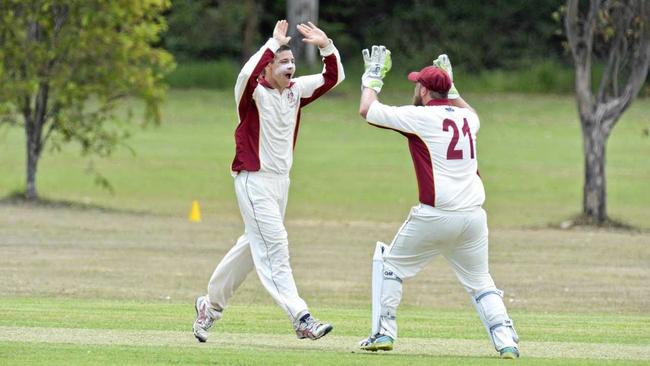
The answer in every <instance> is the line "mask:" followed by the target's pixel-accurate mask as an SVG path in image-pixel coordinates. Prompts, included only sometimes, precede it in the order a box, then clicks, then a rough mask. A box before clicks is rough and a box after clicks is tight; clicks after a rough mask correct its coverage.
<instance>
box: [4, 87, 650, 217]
mask: <svg viewBox="0 0 650 366" xmlns="http://www.w3.org/2000/svg"><path fill="white" fill-rule="evenodd" d="M346 83H347V84H348V86H349V85H351V84H355V83H356V81H355V80H351V81H346ZM355 89H356V87H355ZM342 90H345V88H342ZM357 98H358V96H357V94H356V93H354V94H347V93H344V92H343V91H336V90H335V91H334V92H333V93H332V94H331V95H330V96H329V97H326V98H323V99H322V100H321V101H319V103H314V104H312V105H311V106H309V107H307V108H306V109H305V110H304V112H303V118H302V123H301V129H300V136H299V139H298V144H297V147H296V150H295V159H294V168H293V170H292V186H291V199H290V200H289V210H288V216H289V217H290V218H291V217H302V218H315V219H325V220H346V221H347V220H370V221H383V222H396V221H401V220H402V219H403V217H404V216H405V215H406V213H407V212H408V209H409V207H410V206H412V205H413V204H415V203H416V200H417V193H416V183H415V177H414V172H413V167H412V163H411V161H410V157H409V153H408V148H407V144H406V141H405V140H404V138H403V137H402V136H400V135H398V134H396V133H392V132H389V131H385V130H380V129H376V128H372V127H370V126H368V125H367V124H365V123H364V121H363V120H362V119H361V118H360V117H358V115H357V112H356V111H357V107H358V105H357V103H358V101H357ZM382 98H383V99H384V100H386V101H388V102H389V103H393V104H405V103H408V102H409V99H410V94H409V92H400V93H395V92H393V93H391V89H390V84H389V86H387V88H386V91H385V92H384V93H383V94H382ZM466 98H467V100H469V101H470V102H471V103H472V104H473V105H474V106H475V107H476V109H477V110H478V111H479V115H480V117H481V121H482V128H481V131H480V132H479V138H478V146H479V148H478V154H479V167H480V171H481V175H482V177H483V181H484V184H485V186H486V190H487V201H486V204H485V207H486V208H487V210H488V212H489V219H490V223H491V225H492V226H493V227H522V226H541V225H546V224H548V223H557V222H560V221H562V220H565V219H567V218H569V217H572V216H573V215H576V214H578V213H579V212H580V210H581V202H582V170H583V161H582V159H583V158H582V141H581V134H580V128H579V123H578V121H577V114H576V110H575V102H574V99H573V98H572V97H571V96H548V95H517V94H492V95H488V94H482V95H472V94H469V95H466ZM234 109H235V108H234V102H233V96H232V93H231V91H199V90H186V91H180V90H172V91H170V93H169V96H168V99H167V102H166V103H165V105H164V107H163V118H164V121H163V124H162V125H161V126H160V127H158V128H148V129H146V130H136V129H135V128H134V131H133V132H134V137H133V138H131V139H130V140H129V141H127V143H128V144H129V145H130V146H132V147H133V149H134V150H135V155H133V154H131V153H130V152H129V151H128V150H126V149H121V150H119V151H117V152H116V153H114V154H113V156H111V157H110V158H109V159H99V158H95V159H94V161H93V164H94V166H95V168H96V169H98V170H99V171H100V172H102V174H103V175H104V176H106V177H107V178H108V179H109V180H110V182H111V183H112V185H113V186H114V188H115V194H114V195H111V194H110V193H108V192H106V191H104V190H102V189H101V188H100V187H98V186H97V185H95V184H94V183H93V179H92V177H91V176H89V175H88V174H86V173H85V171H86V168H87V165H88V159H85V158H81V157H79V154H78V150H79V149H78V148H76V147H74V146H68V147H67V148H65V149H64V151H63V152H61V153H50V152H48V151H46V152H45V154H44V156H43V158H42V160H41V164H40V166H39V176H38V188H39V190H40V193H41V195H42V196H43V197H46V198H50V199H55V200H71V201H75V202H82V203H90V204H98V205H103V206H108V207H113V208H121V209H134V210H146V211H151V212H156V213H163V214H174V215H185V214H187V212H188V210H189V206H190V202H191V201H192V200H193V199H197V200H199V201H200V203H201V205H202V207H201V208H202V209H203V212H204V214H207V215H213V216H216V217H218V216H223V215H230V216H231V217H237V216H238V209H237V207H236V201H235V199H234V193H233V188H232V178H231V176H230V173H229V166H230V163H231V161H232V156H233V153H234V138H233V132H234V129H235V125H236V117H235V113H234ZM649 109H650V101H648V100H638V101H637V102H635V104H633V106H632V108H631V109H630V110H629V111H628V112H627V113H626V114H625V115H624V116H623V119H622V120H621V121H620V122H619V124H618V125H617V127H616V128H615V129H614V131H613V134H612V137H611V138H610V141H609V144H608V150H607V151H608V155H607V188H608V208H609V213H610V214H611V216H612V217H613V218H615V219H619V220H623V221H626V222H628V223H630V224H632V225H636V226H639V227H641V228H645V229H648V228H650V224H649V223H648V221H647V220H645V219H644V217H647V216H648V214H650V209H649V207H650V195H648V194H647V192H646V185H647V182H648V181H649V180H650V161H648V159H646V157H647V156H648V155H650V138H648V136H647V135H646V134H644V133H643V131H644V130H646V129H647V128H649V127H650V125H649V124H648V120H647V116H646V114H647V113H646V112H647V110H649ZM0 171H2V174H0V196H3V195H7V194H8V193H10V192H12V191H15V190H20V189H23V187H24V183H23V180H24V174H25V172H24V138H23V133H22V131H21V130H19V129H18V128H9V127H6V126H5V127H2V128H0Z"/></svg>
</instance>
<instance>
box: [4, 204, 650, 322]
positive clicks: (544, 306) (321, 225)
mask: <svg viewBox="0 0 650 366" xmlns="http://www.w3.org/2000/svg"><path fill="white" fill-rule="evenodd" d="M399 226H400V223H399V222H396V223H373V222H363V221H358V222H357V221H355V222H336V221H327V222H322V221H308V220H302V219H292V218H289V219H288V221H287V229H288V232H289V240H290V251H291V255H292V257H291V262H292V266H293V269H294V274H295V277H296V281H297V284H298V288H299V290H300V292H301V295H302V296H303V297H304V298H305V299H306V300H307V301H308V302H309V303H310V304H314V305H316V304H319V303H322V304H328V305H330V304H331V305H336V304H367V303H368V298H369V293H370V261H371V257H372V251H373V247H374V243H375V242H376V241H377V240H383V241H390V240H391V238H392V236H393V234H394V233H395V231H396V230H397V229H398V228H399ZM242 228H243V227H242V223H241V222H240V221H239V219H237V218H233V217H227V218H219V220H216V219H211V220H205V221H203V222H201V223H190V222H188V221H187V219H186V218H185V217H170V216H160V215H139V214H135V213H121V212H102V211H87V210H78V209H74V208H64V207H54V208H53V207H40V206H24V205H11V204H2V205H0V251H1V252H2V255H0V276H1V277H2V278H3V279H4V280H3V281H0V296H39V297H58V296H62V297H79V298H110V299H122V298H124V299H152V298H153V299H166V300H170V301H173V302H176V301H177V302H187V301H190V302H191V301H192V299H193V298H194V296H195V295H196V294H198V293H203V292H204V291H205V288H206V285H207V280H208V278H209V276H210V274H211V273H212V270H213V269H214V266H215V265H216V263H217V262H218V261H219V260H220V259H221V257H222V256H223V255H224V254H225V253H226V251H227V250H228V249H229V248H230V246H231V245H232V244H233V243H234V241H235V240H236V238H237V237H238V236H239V235H240V234H241V232H242ZM649 244H650V234H648V233H633V232H609V231H602V230H601V231H587V230H568V231H567V230H555V229H535V230H492V231H491V233H490V269H491V272H492V275H493V277H494V279H495V281H496V283H497V286H498V287H500V288H502V289H503V290H505V294H506V295H505V299H506V303H507V304H508V306H509V308H511V309H523V310H530V311H549V312H552V311H567V312H616V313H647V309H648V308H649V307H650V289H649V287H648V285H647V279H648V278H649V276H650V251H649V250H648V245H649ZM233 301H236V302H237V303H246V302H256V303H262V304H264V303H269V304H270V303H271V300H270V297H269V296H268V295H267V294H266V293H265V291H264V290H263V289H262V287H261V286H260V285H259V283H258V281H257V278H256V276H255V275H252V276H250V277H249V279H248V280H247V281H246V282H245V283H244V285H243V286H242V288H241V289H240V291H239V292H238V294H237V295H236V297H235V299H233ZM403 303H404V304H408V305H415V306H423V307H429V308H454V309H456V308H463V309H465V308H468V307H469V306H470V305H469V299H468V297H467V295H466V294H465V293H464V291H463V289H462V288H461V286H460V285H459V284H458V282H457V281H456V279H455V277H454V275H453V273H452V272H451V270H450V269H449V268H448V266H447V264H446V263H445V261H444V260H442V259H436V260H434V261H433V262H432V263H431V264H429V265H428V266H427V267H426V269H425V270H423V271H422V273H421V274H420V275H419V276H418V277H417V278H415V279H413V280H410V281H407V282H406V283H405V287H404V302H403Z"/></svg>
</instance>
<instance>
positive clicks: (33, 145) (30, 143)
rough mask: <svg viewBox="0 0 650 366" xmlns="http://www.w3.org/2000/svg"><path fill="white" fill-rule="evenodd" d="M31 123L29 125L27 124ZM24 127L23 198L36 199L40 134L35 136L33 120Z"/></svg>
mask: <svg viewBox="0 0 650 366" xmlns="http://www.w3.org/2000/svg"><path fill="white" fill-rule="evenodd" d="M30 124H31V126H29V125H30ZM28 126H29V127H27V128H25V135H26V136H25V137H26V140H27V182H26V183H27V184H26V186H25V198H27V199H28V200H30V201H35V200H37V199H38V192H37V190H36V169H37V168H38V159H39V158H40V136H36V135H37V134H36V133H35V131H34V130H35V126H34V125H33V122H31V123H29V124H28Z"/></svg>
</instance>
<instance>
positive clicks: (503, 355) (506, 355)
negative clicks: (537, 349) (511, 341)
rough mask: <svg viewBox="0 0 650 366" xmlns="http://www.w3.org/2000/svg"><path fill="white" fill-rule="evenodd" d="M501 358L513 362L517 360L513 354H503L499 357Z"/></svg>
mask: <svg viewBox="0 0 650 366" xmlns="http://www.w3.org/2000/svg"><path fill="white" fill-rule="evenodd" d="M501 358H502V359H504V360H514V359H515V358H517V355H516V354H514V353H513V352H504V353H503V354H502V355H501Z"/></svg>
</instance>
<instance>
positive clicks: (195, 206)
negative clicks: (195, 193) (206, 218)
mask: <svg viewBox="0 0 650 366" xmlns="http://www.w3.org/2000/svg"><path fill="white" fill-rule="evenodd" d="M189 219H190V221H192V222H201V208H200V207H199V201H196V200H195V201H192V209H191V210H190V215H189Z"/></svg>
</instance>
